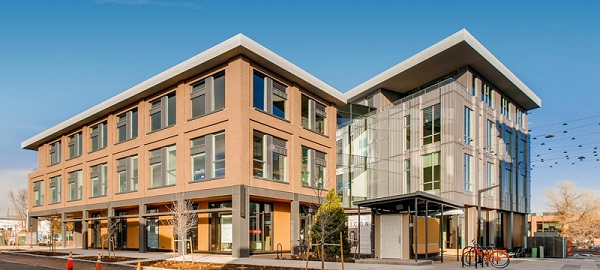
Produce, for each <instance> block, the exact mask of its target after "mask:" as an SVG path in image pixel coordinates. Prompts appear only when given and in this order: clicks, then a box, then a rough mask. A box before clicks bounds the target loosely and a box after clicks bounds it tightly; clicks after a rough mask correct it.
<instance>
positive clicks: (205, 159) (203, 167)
mask: <svg viewBox="0 0 600 270" xmlns="http://www.w3.org/2000/svg"><path fill="white" fill-rule="evenodd" d="M190 154H191V163H192V176H191V181H192V182H197V181H202V180H207V179H214V178H222V177H225V133H224V132H218V133H214V134H208V135H205V136H202V137H197V138H194V139H192V140H191V148H190Z"/></svg>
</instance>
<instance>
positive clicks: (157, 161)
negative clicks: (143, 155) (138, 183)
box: [148, 144, 177, 189]
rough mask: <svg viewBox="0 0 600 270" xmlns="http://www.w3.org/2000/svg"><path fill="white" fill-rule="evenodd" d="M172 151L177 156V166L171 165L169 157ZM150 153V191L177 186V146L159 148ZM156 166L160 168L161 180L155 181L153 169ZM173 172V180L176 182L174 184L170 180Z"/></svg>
mask: <svg viewBox="0 0 600 270" xmlns="http://www.w3.org/2000/svg"><path fill="white" fill-rule="evenodd" d="M171 151H173V152H174V155H175V164H170V160H169V155H170V154H171V153H170V152H171ZM149 152H150V155H149V156H150V159H149V162H148V165H149V166H148V167H149V169H150V174H149V176H150V177H149V179H150V185H149V189H154V188H162V187H170V186H175V185H176V184H177V145H176V144H171V145H167V146H162V147H159V148H155V149H152V150H150V151H149ZM154 153H157V154H156V155H154ZM153 155H154V156H153ZM156 166H160V170H159V172H158V173H159V176H160V178H159V179H155V174H154V173H153V169H154V168H155V167H156ZM171 171H173V172H174V174H173V176H174V177H173V178H174V179H175V182H173V183H170V182H169V179H170V178H169V173H170V172H171ZM157 180H158V181H157ZM155 183H158V184H159V185H155Z"/></svg>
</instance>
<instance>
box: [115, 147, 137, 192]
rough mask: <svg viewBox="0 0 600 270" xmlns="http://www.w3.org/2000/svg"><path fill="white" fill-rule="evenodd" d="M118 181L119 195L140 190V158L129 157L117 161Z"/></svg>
mask: <svg viewBox="0 0 600 270" xmlns="http://www.w3.org/2000/svg"><path fill="white" fill-rule="evenodd" d="M117 179H118V187H117V190H118V192H119V193H122V192H131V191H136V190H137V189H138V156H137V155H135V156H129V157H125V158H122V159H118V160H117Z"/></svg>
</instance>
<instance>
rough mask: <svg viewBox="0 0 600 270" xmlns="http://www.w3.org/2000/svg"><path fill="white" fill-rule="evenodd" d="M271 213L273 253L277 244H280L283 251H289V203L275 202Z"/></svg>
mask: <svg viewBox="0 0 600 270" xmlns="http://www.w3.org/2000/svg"><path fill="white" fill-rule="evenodd" d="M273 212H274V213H273V232H274V235H273V251H275V250H277V244H281V247H282V249H283V250H290V238H291V236H290V234H291V227H290V219H291V206H290V203H287V202H275V203H274V204H273Z"/></svg>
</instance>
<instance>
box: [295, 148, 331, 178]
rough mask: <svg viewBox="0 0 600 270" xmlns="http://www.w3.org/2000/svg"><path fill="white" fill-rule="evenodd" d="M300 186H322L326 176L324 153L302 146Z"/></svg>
mask: <svg viewBox="0 0 600 270" xmlns="http://www.w3.org/2000/svg"><path fill="white" fill-rule="evenodd" d="M301 164H302V165H301V172H300V173H301V179H302V186H305V187H312V188H324V187H325V177H326V165H327V163H326V154H325V153H323V152H319V151H317V150H314V149H310V148H308V147H305V146H302V157H301Z"/></svg>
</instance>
